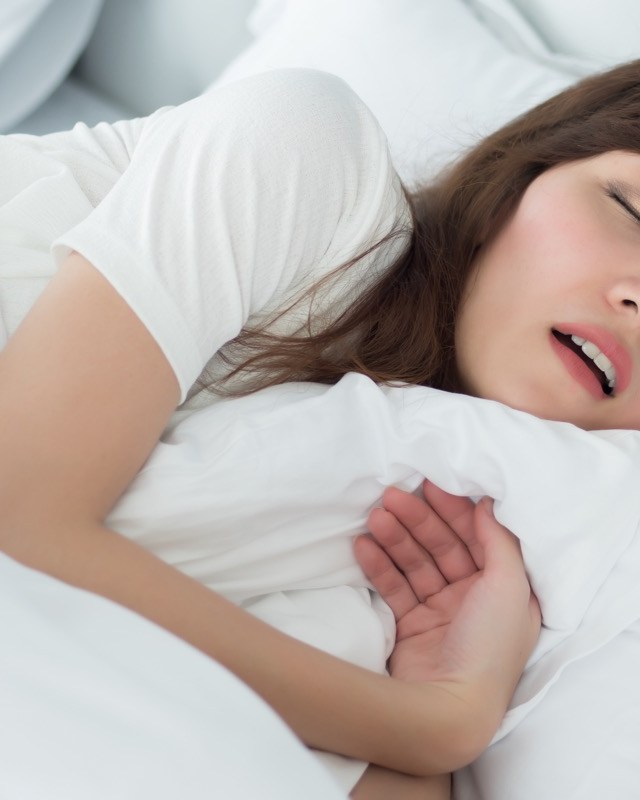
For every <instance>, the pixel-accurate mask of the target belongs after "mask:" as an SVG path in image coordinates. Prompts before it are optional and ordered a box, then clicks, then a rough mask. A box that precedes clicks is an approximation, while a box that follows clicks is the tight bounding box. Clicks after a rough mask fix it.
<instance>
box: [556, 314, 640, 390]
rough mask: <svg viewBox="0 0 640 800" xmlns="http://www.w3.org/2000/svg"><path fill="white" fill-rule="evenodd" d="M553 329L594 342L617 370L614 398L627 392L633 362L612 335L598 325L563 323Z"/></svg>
mask: <svg viewBox="0 0 640 800" xmlns="http://www.w3.org/2000/svg"><path fill="white" fill-rule="evenodd" d="M553 328H554V330H557V331H558V332H559V333H564V334H565V335H566V336H571V335H574V336H581V337H582V338H583V339H588V340H589V341H590V342H593V344H595V346H596V347H597V348H598V350H600V352H601V353H604V355H605V356H606V357H607V358H608V359H609V361H611V363H612V364H613V366H614V368H615V371H616V388H615V391H614V395H613V396H614V397H616V396H618V395H621V394H622V393H623V392H624V391H625V389H626V388H627V387H628V386H629V384H630V383H631V376H632V373H633V362H632V360H631V355H630V353H629V351H628V350H627V348H626V347H625V346H624V345H623V344H622V342H620V341H619V340H618V339H617V338H616V337H615V336H614V335H613V334H612V333H610V332H609V331H608V330H606V329H605V328H600V327H599V326H597V325H583V324H581V323H578V322H576V323H573V322H567V323H562V324H560V325H554V326H553ZM552 337H553V335H552Z"/></svg>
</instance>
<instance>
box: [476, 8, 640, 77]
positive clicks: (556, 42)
mask: <svg viewBox="0 0 640 800" xmlns="http://www.w3.org/2000/svg"><path fill="white" fill-rule="evenodd" d="M485 1H486V0H485ZM501 1H502V2H510V3H511V4H512V5H513V6H515V7H516V8H518V9H519V10H520V11H521V12H522V15H523V16H524V17H525V18H526V19H528V20H529V22H530V23H531V24H532V25H533V26H534V27H535V28H536V30H537V31H538V33H539V34H540V36H541V37H542V38H543V40H544V41H545V43H546V44H547V45H548V47H549V48H550V49H551V50H552V51H553V52H554V53H558V54H566V55H569V56H577V57H579V58H587V59H594V60H595V61H597V62H599V63H600V66H601V67H606V66H612V65H613V64H616V63H618V62H621V61H628V60H631V59H633V58H638V57H639V56H640V44H639V43H640V3H638V2H637V0H590V2H589V3H585V2H584V0H562V2H561V3H559V2H558V0H501ZM489 2H490V3H492V2H494V0H489Z"/></svg>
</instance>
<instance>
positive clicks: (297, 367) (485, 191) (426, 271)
mask: <svg viewBox="0 0 640 800" xmlns="http://www.w3.org/2000/svg"><path fill="white" fill-rule="evenodd" d="M610 150H627V151H635V152H640V61H633V62H631V63H628V64H624V65H622V66H620V67H617V68H615V69H613V70H610V71H608V72H605V73H602V74H598V75H595V76H592V77H589V78H587V79H585V80H583V81H581V82H580V83H578V84H576V85H575V86H573V87H571V88H569V89H567V90H565V91H564V92H562V93H561V94H559V95H557V96H555V97H553V98H551V99H550V100H547V101H546V102H544V103H542V104H541V105H539V106H537V107H536V108H534V109H532V110H531V111H529V112H527V113H526V114H524V115H523V116H521V117H518V118H517V119H515V120H514V121H513V122H511V123H509V124H508V125H506V126H505V127H503V128H501V129H500V130H498V131H497V132H495V133H493V134H492V135H490V136H488V137H487V138H486V139H484V140H482V141H481V142H480V143H479V144H478V145H477V146H475V147H474V148H473V149H472V150H471V151H470V152H468V153H467V154H466V155H465V156H464V157H463V158H461V159H460V160H459V161H457V162H456V163H455V164H454V165H453V166H452V167H451V168H450V169H448V170H446V171H445V172H444V173H443V174H442V175H441V176H440V178H439V179H438V180H436V181H434V182H433V184H432V185H430V186H427V187H425V188H423V189H421V190H419V191H416V192H414V193H412V194H409V193H407V198H408V200H409V203H410V206H411V210H412V218H413V230H412V233H411V236H410V242H409V245H408V248H407V249H406V250H405V251H404V252H403V254H402V256H401V257H400V258H398V259H397V260H396V261H395V263H394V264H392V266H391V267H390V268H389V269H388V270H387V271H386V273H385V275H384V276H383V277H382V278H381V279H380V280H379V281H378V282H377V283H376V284H375V285H374V286H373V287H372V288H371V289H369V290H368V291H366V292H365V293H363V295H362V296H361V297H360V298H359V299H358V300H357V301H356V302H355V303H354V304H353V305H352V306H350V307H349V308H348V309H347V310H346V311H345V312H344V313H343V314H342V315H341V316H340V317H339V318H338V319H336V320H335V321H333V322H332V323H331V324H330V325H329V326H328V327H327V328H326V329H325V330H323V331H322V332H321V333H312V332H311V331H310V326H308V327H307V329H306V330H305V331H302V332H299V333H298V334H296V335H295V336H276V335H274V334H270V333H269V332H268V331H267V330H266V329H261V330H244V331H243V332H242V333H241V334H240V336H239V337H238V338H237V339H236V340H235V342H234V345H233V347H232V348H231V350H230V351H229V352H228V353H227V354H226V355H225V356H224V358H225V360H226V361H227V363H228V364H229V365H230V366H231V367H232V372H231V376H234V375H236V374H237V373H239V372H240V371H243V372H249V373H250V374H253V375H254V378H255V380H254V381H252V382H249V383H247V384H246V385H245V386H244V387H243V389H242V390H241V391H237V390H231V391H229V392H228V393H231V394H240V393H244V392H248V391H253V390H254V389H256V388H260V387H263V386H267V385H273V384H276V383H282V382H284V381H288V380H312V381H318V382H321V383H335V382H336V381H337V380H339V379H340V378H341V377H342V376H343V375H344V374H345V373H346V372H351V371H355V372H361V373H364V374H365V375H368V376H369V377H371V378H372V379H374V380H375V381H378V382H382V383H390V382H395V381H400V382H408V383H415V384H424V385H429V386H435V387H437V388H443V389H448V390H452V391H458V390H459V385H458V381H457V376H456V369H455V357H454V327H455V323H456V317H457V312H458V308H459V305H460V301H461V297H462V293H463V289H464V287H465V283H466V279H467V276H468V275H469V272H470V270H471V267H472V264H473V260H474V255H475V253H476V251H477V249H478V246H479V245H480V244H481V243H483V242H486V241H487V240H489V239H490V238H491V237H492V236H494V235H495V234H496V233H497V232H498V231H499V230H500V228H501V226H502V225H503V224H504V222H505V221H506V219H507V218H508V217H509V215H510V213H511V212H512V211H513V210H514V209H515V207H516V205H517V203H518V201H519V199H520V198H521V196H522V195H523V193H524V192H525V190H526V188H527V187H528V186H529V184H530V183H531V182H532V181H533V180H534V179H535V178H536V177H537V176H538V175H540V174H541V173H542V172H544V171H545V170H547V169H550V168H551V167H554V166H557V165H559V164H563V163H566V162H569V161H576V160H579V159H583V158H589V157H592V156H596V155H599V154H601V153H604V152H607V151H610ZM402 233H403V232H402V231H397V232H394V233H392V234H390V236H388V237H386V238H385V239H384V240H383V241H387V240H388V239H389V238H391V237H393V236H394V235H401V234H402ZM379 244H381V243H378V244H376V245H374V246H373V247H371V248H369V250H367V254H368V253H371V251H372V250H374V249H375V248H376V247H377V246H378V245H379ZM362 255H365V254H362ZM360 257H362V256H360ZM353 263H354V262H350V263H349V264H347V265H344V266H342V267H340V271H341V270H343V269H348V268H349V266H351V265H352V264H353ZM332 274H333V273H332ZM208 388H211V389H213V391H216V392H222V393H226V392H225V388H224V381H223V382H221V383H219V384H217V385H214V386H212V387H211V386H210V387H208Z"/></svg>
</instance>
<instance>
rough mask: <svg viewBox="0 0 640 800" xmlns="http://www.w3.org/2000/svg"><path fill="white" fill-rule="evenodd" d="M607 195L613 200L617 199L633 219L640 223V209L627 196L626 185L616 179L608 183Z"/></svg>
mask: <svg viewBox="0 0 640 800" xmlns="http://www.w3.org/2000/svg"><path fill="white" fill-rule="evenodd" d="M607 195H608V196H609V197H610V198H611V199H612V200H615V201H616V203H617V204H618V205H619V206H621V208H623V209H624V210H625V211H626V212H627V214H628V215H629V216H630V217H631V218H632V219H634V220H635V221H636V222H638V223H640V210H638V209H637V208H636V207H635V206H634V205H633V203H631V202H630V201H629V199H628V198H627V191H626V187H625V186H624V185H623V184H621V183H618V182H616V181H613V182H611V183H608V184H607Z"/></svg>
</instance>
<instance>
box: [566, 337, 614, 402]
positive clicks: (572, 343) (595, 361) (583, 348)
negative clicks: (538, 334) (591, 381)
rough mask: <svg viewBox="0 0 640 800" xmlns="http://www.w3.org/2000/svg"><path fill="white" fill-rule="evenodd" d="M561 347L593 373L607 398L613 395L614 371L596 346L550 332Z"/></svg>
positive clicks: (581, 339)
mask: <svg viewBox="0 0 640 800" xmlns="http://www.w3.org/2000/svg"><path fill="white" fill-rule="evenodd" d="M551 332H552V333H553V335H554V337H555V338H556V339H557V340H558V342H560V344H561V345H563V346H564V347H567V348H568V349H569V350H571V351H572V352H573V353H575V354H576V355H577V356H578V357H579V358H580V359H581V360H582V361H583V363H584V364H585V366H586V367H587V368H588V369H589V370H590V371H591V372H592V373H593V375H594V376H595V377H596V379H597V380H598V383H599V384H600V386H601V387H602V391H603V393H604V394H605V395H607V396H608V397H611V396H613V395H614V394H615V389H616V371H615V367H614V366H613V364H612V363H611V361H609V359H608V358H607V357H606V356H605V355H604V353H601V352H600V350H599V349H598V347H597V346H596V345H594V344H593V343H592V342H589V341H588V340H587V339H584V338H582V337H581V336H576V335H571V334H566V333H560V331H557V330H555V329H554V330H552V331H551Z"/></svg>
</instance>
